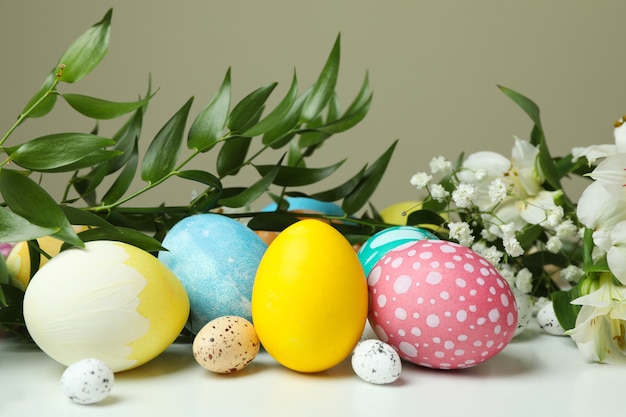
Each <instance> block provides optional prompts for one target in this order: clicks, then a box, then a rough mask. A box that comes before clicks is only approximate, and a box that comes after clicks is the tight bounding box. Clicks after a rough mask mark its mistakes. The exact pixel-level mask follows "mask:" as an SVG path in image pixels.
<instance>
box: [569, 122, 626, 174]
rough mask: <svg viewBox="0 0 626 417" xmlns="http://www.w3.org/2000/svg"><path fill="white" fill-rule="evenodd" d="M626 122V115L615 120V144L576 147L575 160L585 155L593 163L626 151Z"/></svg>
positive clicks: (574, 151)
mask: <svg viewBox="0 0 626 417" xmlns="http://www.w3.org/2000/svg"><path fill="white" fill-rule="evenodd" d="M625 117H626V116H625ZM624 122H625V120H624V117H622V118H621V119H619V120H618V121H617V122H615V129H613V136H614V138H615V144H603V145H592V146H587V147H576V148H574V149H572V156H573V160H574V162H575V161H576V160H578V159H579V158H581V157H583V156H584V157H586V158H587V161H588V162H589V165H591V164H593V163H594V162H595V161H597V160H598V159H601V158H606V157H608V156H611V155H614V154H616V153H626V125H625V124H624Z"/></svg>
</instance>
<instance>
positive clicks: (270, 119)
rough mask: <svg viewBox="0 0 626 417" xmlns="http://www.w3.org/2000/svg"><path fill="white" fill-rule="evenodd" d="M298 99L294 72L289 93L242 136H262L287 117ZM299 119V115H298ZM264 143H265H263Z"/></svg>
mask: <svg viewBox="0 0 626 417" xmlns="http://www.w3.org/2000/svg"><path fill="white" fill-rule="evenodd" d="M297 98H298V80H297V78H296V72H295V71H294V73H293V79H292V80H291V86H290V87H289V91H287V94H286V95H285V97H283V99H282V100H281V101H280V103H278V105H277V106H276V107H275V108H274V110H272V111H271V112H270V113H269V114H268V115H267V116H265V117H264V118H263V119H262V120H261V121H259V122H257V123H256V124H255V125H253V126H252V127H250V128H249V129H248V130H246V131H245V132H244V133H243V134H242V136H248V137H255V136H258V135H262V134H264V133H266V132H267V131H269V130H270V129H272V128H274V127H275V126H278V125H279V124H281V123H282V121H283V120H284V119H285V118H286V117H287V115H288V114H289V111H290V110H291V108H292V107H293V106H294V104H295V102H296V99H297ZM298 118H299V115H298ZM264 143H265V142H264Z"/></svg>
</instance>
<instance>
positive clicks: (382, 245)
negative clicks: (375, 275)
mask: <svg viewBox="0 0 626 417" xmlns="http://www.w3.org/2000/svg"><path fill="white" fill-rule="evenodd" d="M423 239H437V236H435V235H434V234H432V233H430V232H429V231H428V230H426V229H422V228H419V227H413V226H394V227H389V228H387V229H384V230H381V231H380V232H378V233H376V234H374V235H372V237H370V238H369V239H368V240H366V241H365V243H364V244H363V246H361V248H360V249H359V252H358V253H357V255H358V257H359V260H360V261H361V265H362V266H363V271H365V276H366V277H367V276H369V273H370V271H371V270H372V268H373V267H374V265H376V262H378V260H379V259H380V258H382V257H383V256H385V254H386V253H387V252H389V251H390V250H392V249H396V248H397V247H399V246H401V245H405V244H408V243H413V242H415V241H417V240H423Z"/></svg>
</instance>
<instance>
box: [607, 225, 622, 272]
mask: <svg viewBox="0 0 626 417" xmlns="http://www.w3.org/2000/svg"><path fill="white" fill-rule="evenodd" d="M610 239H611V248H610V249H609V250H608V251H607V254H606V260H607V262H608V264H609V268H610V269H611V272H612V273H613V275H615V277H616V278H617V279H618V280H619V281H620V282H621V283H622V284H626V221H622V222H619V223H618V224H616V225H615V227H614V228H613V230H612V231H611V235H610Z"/></svg>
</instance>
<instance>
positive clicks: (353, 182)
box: [311, 166, 367, 201]
mask: <svg viewBox="0 0 626 417" xmlns="http://www.w3.org/2000/svg"><path fill="white" fill-rule="evenodd" d="M366 168H367V166H365V167H363V168H361V170H360V171H359V172H358V173H357V174H356V175H355V176H354V177H352V178H350V179H349V180H348V181H346V182H344V183H343V184H341V185H339V186H337V187H335V188H332V189H330V190H327V191H322V192H319V193H315V194H312V195H311V198H313V199H315V200H319V201H338V200H341V199H342V198H344V197H345V196H347V195H348V194H350V193H351V192H352V190H354V188H355V187H356V186H357V184H358V183H359V182H360V181H361V178H363V175H365V170H366Z"/></svg>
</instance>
